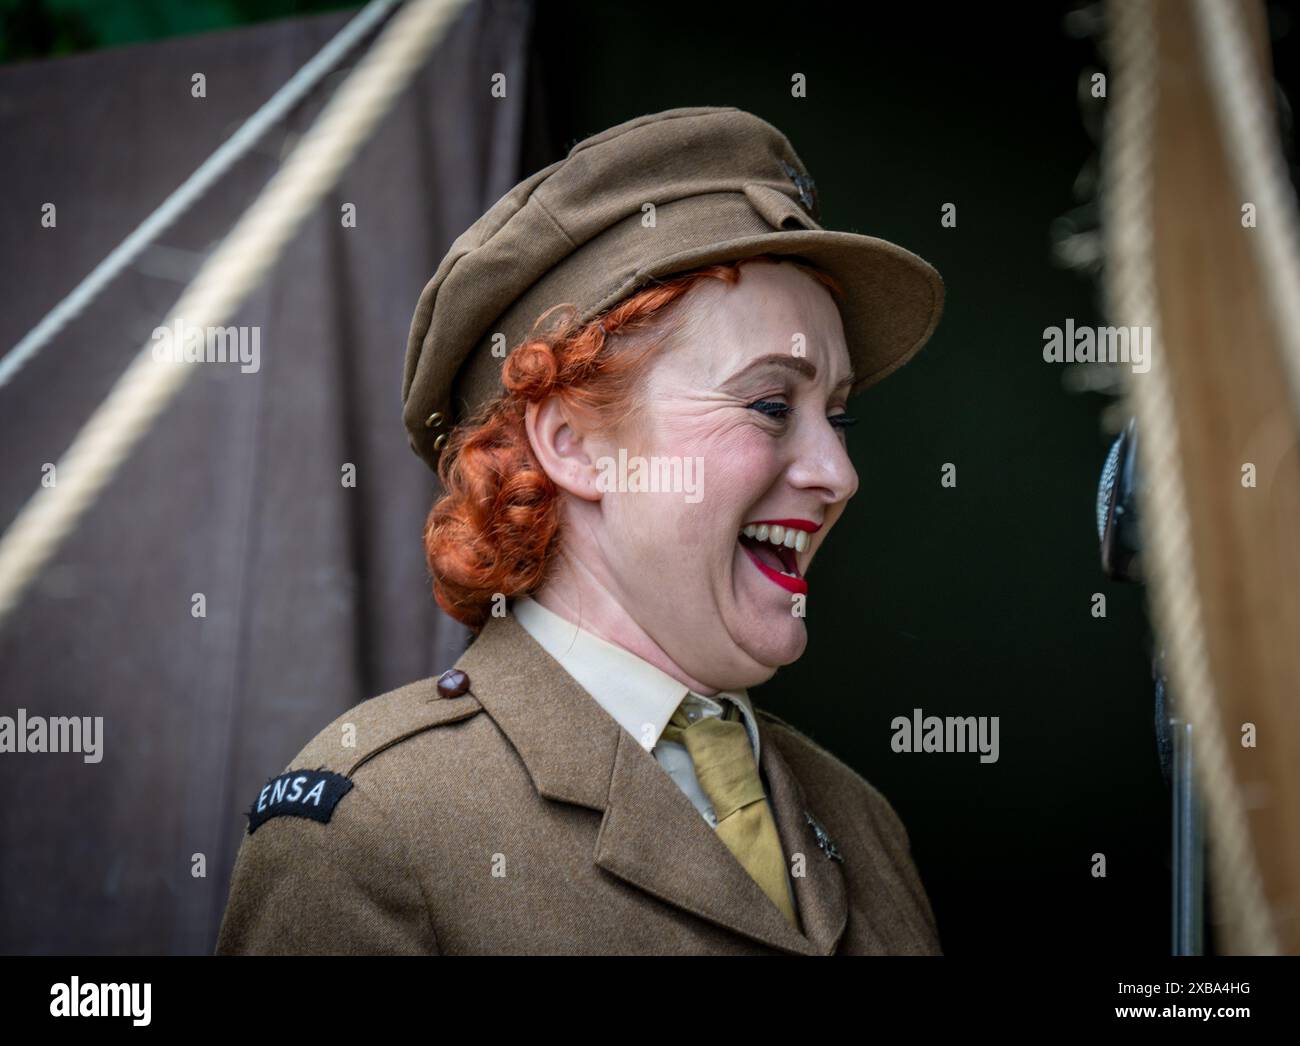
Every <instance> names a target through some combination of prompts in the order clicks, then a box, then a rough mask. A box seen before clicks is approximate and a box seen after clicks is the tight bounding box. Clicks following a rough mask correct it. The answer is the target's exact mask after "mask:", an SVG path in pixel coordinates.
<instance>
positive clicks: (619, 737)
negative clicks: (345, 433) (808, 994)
mask: <svg viewBox="0 0 1300 1046" xmlns="http://www.w3.org/2000/svg"><path fill="white" fill-rule="evenodd" d="M456 667H457V668H459V669H461V670H462V671H464V672H465V673H466V675H468V676H469V680H470V692H471V693H472V694H473V695H474V697H475V698H476V699H477V700H478V701H479V703H480V704H482V706H483V708H484V710H485V711H486V712H487V713H488V715H490V716H491V717H492V719H493V721H494V722H495V723H496V724H497V726H498V727H499V728H500V729H501V731H502V732H503V733H504V734H505V735H506V737H507V738H508V739H509V740H510V743H511V744H512V745H513V746H514V748H515V750H516V751H517V752H518V753H519V757H520V759H521V760H522V761H523V763H524V765H525V767H526V768H527V770H528V773H529V776H530V777H531V778H532V781H533V784H534V786H535V787H536V788H537V791H538V792H539V793H540V794H541V795H543V796H545V797H546V798H547V799H551V800H555V801H558V802H566V803H574V804H577V805H579V806H585V807H587V808H589V809H592V810H596V811H599V812H601V813H603V814H604V817H603V820H602V821H601V827H600V831H599V833H598V834H597V837H596V845H595V850H594V852H593V854H592V858H593V860H594V861H595V863H596V864H597V865H598V866H599V867H601V868H603V869H605V870H606V871H607V872H609V873H610V874H611V875H615V876H617V877H618V878H620V879H622V880H623V881H624V882H626V883H629V884H630V885H632V886H635V887H637V888H638V889H641V890H644V891H645V892H647V893H649V894H652V895H653V896H655V897H657V898H659V899H660V900H661V901H664V902H666V903H668V904H671V905H674V906H675V907H678V908H681V909H684V910H685V911H689V912H691V913H693V914H695V915H697V916H699V917H700V918H703V919H706V920H708V921H710V922H712V923H715V924H717V925H719V926H723V927H725V928H727V929H729V930H732V931H734V932H735V933H739V934H743V935H744V936H746V937H749V938H751V939H753V940H755V941H759V942H761V943H763V944H766V945H768V946H769V947H772V948H777V949H781V950H783V951H787V952H793V953H796V954H805V955H811V954H821V955H825V954H830V952H832V951H833V950H834V948H835V945H836V943H837V942H838V940H839V937H840V934H841V933H842V932H843V928H844V923H845V919H846V917H847V916H846V902H845V891H844V882H843V876H842V874H841V872H840V870H839V868H838V867H837V866H836V863H835V862H832V861H829V860H826V859H825V856H824V855H823V853H822V852H821V851H820V850H819V849H817V847H816V844H815V842H814V841H813V836H812V834H811V829H810V828H809V826H808V825H807V822H806V818H805V817H804V797H803V790H802V788H801V787H800V785H799V782H798V781H797V780H796V779H795V777H794V775H793V773H792V772H791V771H790V768H789V766H788V765H787V764H786V762H785V759H784V758H783V757H782V756H781V754H780V752H779V751H778V749H777V745H776V742H775V739H774V737H773V736H772V732H771V731H765V730H764V728H763V725H762V720H761V719H760V725H759V730H760V748H761V753H762V758H761V768H762V770H763V772H764V774H765V775H766V777H767V779H768V787H769V790H770V791H771V796H772V804H773V813H774V816H775V819H776V822H777V831H778V834H779V835H780V837H781V842H782V846H783V848H784V849H785V852H786V857H787V860H788V859H789V856H790V854H791V853H794V852H801V853H803V854H804V855H805V864H806V872H807V874H806V875H805V876H803V877H799V878H795V879H794V880H793V883H794V890H795V898H796V900H797V901H798V905H799V909H800V912H799V915H800V919H801V921H802V923H803V927H804V930H805V932H806V933H807V934H808V936H807V937H805V936H804V935H802V934H800V933H798V932H797V931H796V930H794V929H793V928H792V927H791V926H790V925H789V924H788V923H787V922H786V921H785V919H784V917H783V916H782V915H781V913H780V911H779V910H778V909H777V907H776V905H774V904H773V903H772V902H771V901H770V900H769V899H768V897H767V895H766V894H764V893H763V891H762V889H761V888H760V887H759V885H758V883H756V882H755V881H754V880H753V878H752V877H751V876H750V875H749V873H748V872H746V871H745V869H744V868H743V867H742V866H741V865H740V863H739V862H738V861H737V860H736V859H735V857H734V856H733V855H732V853H731V851H730V850H728V849H727V846H726V844H725V843H723V842H722V840H721V839H719V838H718V837H717V835H716V833H715V832H714V830H713V829H712V828H710V827H709V825H708V823H707V822H706V821H705V820H704V818H702V817H701V816H700V815H699V813H698V811H696V809H695V807H694V806H693V805H692V804H691V801H690V800H689V799H688V798H687V797H686V796H685V795H684V794H683V793H682V791H681V789H679V788H678V787H677V785H676V784H675V783H674V782H673V780H672V778H671V777H669V776H668V774H667V773H666V772H665V771H664V769H663V768H662V767H661V766H660V765H659V763H658V762H657V761H656V760H655V758H654V756H653V755H651V754H650V753H649V752H647V751H646V750H645V749H644V748H642V747H641V745H639V744H638V743H637V741H636V739H635V738H633V737H632V736H631V735H630V734H628V733H627V731H625V730H623V729H622V727H620V726H619V725H618V724H617V723H616V722H615V721H614V720H613V718H611V717H610V715H609V714H608V713H607V712H606V711H605V710H604V709H603V708H601V707H600V705H599V704H598V703H597V702H596V701H595V700H594V699H593V698H592V697H591V695H590V694H588V693H587V692H586V691H585V690H583V689H582V688H581V687H580V686H579V685H578V683H577V682H576V681H575V680H574V679H573V677H572V676H570V675H569V674H568V672H566V671H565V670H564V669H563V667H561V666H560V665H559V664H558V663H557V662H556V661H555V660H554V659H553V658H552V657H551V656H550V655H549V654H547V653H546V651H545V650H543V649H542V647H541V646H539V645H538V644H537V642H536V641H535V640H534V639H533V638H532V636H530V635H529V634H528V633H527V632H526V631H525V630H524V629H523V627H522V626H521V625H519V623H518V622H517V621H516V620H515V619H514V617H513V616H507V617H504V618H490V619H489V620H488V622H487V623H486V624H485V625H484V626H483V630H482V632H481V633H480V634H479V636H478V638H477V639H476V640H475V641H474V643H473V644H472V645H471V646H470V648H469V650H467V651H466V652H465V653H464V654H463V655H462V656H461V658H460V660H458V661H457V662H456ZM814 816H816V815H815V813H814Z"/></svg>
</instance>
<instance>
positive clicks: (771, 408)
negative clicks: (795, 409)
mask: <svg viewBox="0 0 1300 1046" xmlns="http://www.w3.org/2000/svg"><path fill="white" fill-rule="evenodd" d="M749 406H750V408H751V409H752V410H756V411H758V412H760V413H762V414H766V415H767V416H768V417H769V418H776V419H778V420H782V419H784V418H785V417H786V416H787V415H789V413H790V411H791V409H792V408H791V407H790V404H788V403H782V402H780V401H779V400H758V401H756V402H754V403H751V404H750V405H749Z"/></svg>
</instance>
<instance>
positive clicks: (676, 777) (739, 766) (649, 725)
mask: <svg viewBox="0 0 1300 1046" xmlns="http://www.w3.org/2000/svg"><path fill="white" fill-rule="evenodd" d="M941 301H942V284H941V283H940V281H939V279H938V276H937V274H936V273H935V272H934V270H933V269H931V268H930V267H929V266H928V265H926V264H925V263H924V262H923V261H921V260H920V259H919V258H916V257H915V256H913V255H911V254H908V253H907V252H906V251H903V250H902V249H901V248H898V247H896V246H894V245H892V244H887V243H885V242H883V241H880V240H876V239H872V238H870V237H865V236H858V235H852V234H848V233H838V232H828V231H825V230H822V229H821V228H820V226H818V225H817V223H816V198H815V195H814V190H813V185H812V182H811V179H809V178H808V176H807V173H806V171H805V170H804V168H803V165H802V163H801V162H800V161H799V159H798V157H797V156H796V155H795V153H794V151H793V150H792V148H791V147H790V144H789V143H788V142H787V141H786V139H785V138H784V137H783V136H782V135H781V134H780V133H779V132H778V131H777V130H776V129H775V128H773V127H771V125H769V124H767V123H765V122H764V121H762V120H759V119H757V118H756V117H754V116H752V115H750V114H748V113H744V112H741V111H739V110H736V109H724V108H703V109H679V110H671V111H669V112H665V113H659V114H655V115H652V116H647V117H642V118H640V119H638V120H633V121H631V122H629V123H626V124H622V125H619V126H618V127H615V128H612V129H611V130H608V131H606V132H604V133H602V134H600V135H597V136H595V137H594V138H590V139H588V140H586V141H584V142H582V143H580V144H578V145H577V146H575V147H574V149H573V150H572V151H571V152H570V153H569V155H568V157H566V158H565V159H564V160H562V161H560V162H559V163H557V164H554V165H552V166H551V167H548V168H546V169H545V170H544V171H541V172H539V173H538V174H536V175H534V176H533V177H532V178H530V179H528V180H526V181H525V182H523V183H521V184H520V185H519V186H517V187H516V188H515V189H514V190H512V191H511V192H510V193H508V194H507V195H506V196H505V197H503V198H502V199H501V200H500V201H498V203H497V204H496V205H495V206H494V207H493V208H492V209H491V210H490V211H489V212H488V213H487V214H486V215H484V216H483V218H481V219H480V220H479V221H478V222H476V223H475V224H474V226H473V227H471V228H470V229H469V230H468V231H467V232H466V233H465V234H464V235H463V236H461V237H460V238H459V239H458V240H457V241H456V243H455V244H453V246H452V248H451V250H450V251H449V253H448V255H447V257H446V258H445V259H444V261H443V263H442V264H441V265H440V266H439V269H438V272H437V273H436V274H435V276H434V278H433V279H432V280H431V281H430V283H429V285H428V286H427V287H426V288H425V291H424V293H423V295H422V296H421V299H420V303H419V305H418V307H417V309H416V314H415V319H414V322H413V324H412V330H411V337H410V341H409V344H408V352H407V361H406V374H405V381H404V386H403V398H404V404H405V419H406V426H407V431H408V434H409V436H410V440H411V443H412V446H413V447H414V448H415V450H416V451H417V452H418V453H420V454H421V456H422V457H424V458H425V460H426V461H428V462H429V464H430V465H431V466H433V467H435V468H437V469H438V471H439V475H440V478H441V479H442V483H443V487H444V494H443V496H442V497H441V498H440V499H439V500H438V501H437V503H436V504H435V506H434V508H433V511H432V513H431V514H430V517H429V521H428V525H427V528H426V532H425V545H426V551H427V554H428V559H429V565H430V569H431V572H432V575H433V586H434V594H435V597H436V599H437V601H438V603H439V605H440V606H441V607H442V608H443V609H444V610H446V611H447V612H448V613H449V614H451V615H452V616H454V617H456V618H457V619H458V620H460V621H462V622H464V623H465V624H467V625H469V626H470V627H471V628H472V629H473V630H474V631H475V632H476V633H477V635H476V638H475V640H474V642H473V643H472V644H471V646H470V648H469V649H468V651H467V652H466V653H465V654H464V655H463V656H462V657H461V658H460V659H459V660H458V661H457V662H456V665H455V666H454V668H453V669H451V670H449V671H447V672H445V673H443V675H442V676H440V677H439V678H437V679H427V680H423V681H421V682H418V683H412V684H410V685H409V686H406V687H403V688H402V689H400V690H397V691H394V692H393V693H390V694H386V695H384V696H382V697H379V698H375V699H373V700H371V701H367V702H364V703H363V704H361V705H358V706H357V707H355V708H353V709H351V710H350V711H349V712H347V713H345V714H344V715H343V716H341V717H340V718H339V719H338V720H336V721H335V723H333V724H331V725H330V726H329V727H327V728H326V729H325V730H324V731H322V732H321V733H320V734H319V735H318V736H317V737H316V739H315V740H313V741H312V742H311V743H310V744H309V745H308V746H307V747H306V748H305V749H304V750H303V751H302V752H301V753H300V755H299V756H298V757H297V758H296V759H294V760H293V761H292V762H291V764H290V766H289V768H287V769H286V771H285V773H283V774H281V775H280V776H279V777H277V778H274V779H273V780H272V781H270V782H268V783H267V785H266V786H265V787H264V788H263V789H262V790H261V791H260V792H259V794H258V796H257V799H256V800H255V802H254V803H253V805H252V807H251V809H250V811H249V833H248V835H247V836H246V837H245V840H244V842H243V844H242V847H241V850H240V855H239V858H238V861H237V863H236V867H235V871H234V878H233V884H232V887H231V895H230V901H229V904H228V906H227V909H226V913H225V918H224V920H223V923H222V928H221V935H220V939H219V941H218V948H217V950H218V952H400V953H416V954H437V953H441V954H461V953H500V952H510V953H566V952H568V953H681V954H701V953H706V954H751V953H752V954H764V953H774V952H786V953H796V954H830V953H833V952H836V953H887V952H889V953H902V952H906V953H937V952H938V950H939V942H938V937H937V933H936V929H935V925H934V919H933V915H932V913H931V909H930V905H929V902H928V900H927V898H926V896H925V892H924V890H923V888H922V885H921V882H920V879H919V877H918V875H917V872H916V869H915V867H914V865H913V862H912V859H911V856H910V852H909V846H908V839H907V834H906V831H905V830H904V828H903V825H902V824H901V823H900V822H899V820H898V817H897V816H896V815H895V813H894V811H893V810H892V808H891V807H890V805H889V803H888V802H887V801H886V800H885V799H884V797H883V796H881V795H880V793H879V792H878V791H876V790H875V789H874V788H873V787H872V786H871V785H869V784H868V783H867V782H866V781H864V780H863V779H862V778H861V777H859V776H858V775H857V774H856V773H854V772H853V771H852V770H851V769H849V768H848V767H846V766H845V765H844V764H842V763H840V762H839V761H838V760H837V759H835V757H834V756H832V755H830V753H828V752H826V751H825V750H824V749H822V748H820V747H819V746H817V745H816V744H814V743H813V742H812V741H810V740H809V739H808V738H806V737H804V736H803V735H802V734H800V733H799V732H798V731H796V730H795V729H794V728H792V727H791V726H789V724H787V723H784V722H783V721H781V720H779V719H777V718H776V717H774V716H771V715H770V714H767V713H765V712H763V711H761V710H758V709H756V708H755V707H754V706H753V704H752V702H751V700H750V698H749V696H748V692H747V691H748V688H749V687H752V686H754V685H756V684H759V683H762V682H764V681H765V680H767V679H769V678H771V676H772V675H773V674H774V673H775V672H776V670H777V669H778V668H779V667H780V666H782V665H786V664H789V663H791V662H792V661H794V660H796V659H797V658H798V657H799V656H800V655H801V654H802V652H803V650H804V647H805V645H806V642H807V634H806V628H805V623H804V607H805V603H806V600H807V598H809V596H810V587H809V582H808V579H807V577H806V575H807V573H808V568H809V565H810V563H811V561H812V559H813V558H814V556H815V555H816V554H817V552H818V551H819V549H820V548H821V545H822V543H823V542H824V541H825V540H826V537H827V535H828V534H829V532H830V530H831V528H832V527H833V526H834V524H835V522H836V520H838V518H839V516H840V514H841V513H842V512H843V511H844V509H845V507H846V505H847V503H848V500H849V499H850V498H851V497H852V496H853V494H854V492H855V491H856V489H857V476H856V473H855V472H854V469H853V466H852V464H851V463H850V461H849V457H848V454H847V451H846V444H845V428H846V427H847V425H849V424H850V423H851V419H849V418H848V417H847V415H846V401H847V399H848V396H849V395H850V393H851V392H855V391H859V390H860V389H862V388H865V387H866V386H867V385H870V384H872V383H874V382H875V381H878V380H879V379H880V378H882V377H884V376H885V375H886V374H887V373H889V372H890V371H892V370H893V369H895V368H896V367H898V366H900V365H901V364H902V363H903V362H905V361H906V359H908V358H909V357H910V356H911V355H912V354H913V353H914V352H915V351H917V349H919V348H920V346H921V345H922V344H923V343H924V341H925V340H926V339H927V338H928V337H929V335H930V332H931V331H932V330H933V328H934V325H935V323H936V322H937V320H938V316H939V311H940V307H941ZM505 347H513V351H511V352H509V353H508V354H507V353H505V352H504V351H503V350H504V348H505ZM453 410H455V411H456V413H457V417H453Z"/></svg>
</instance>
